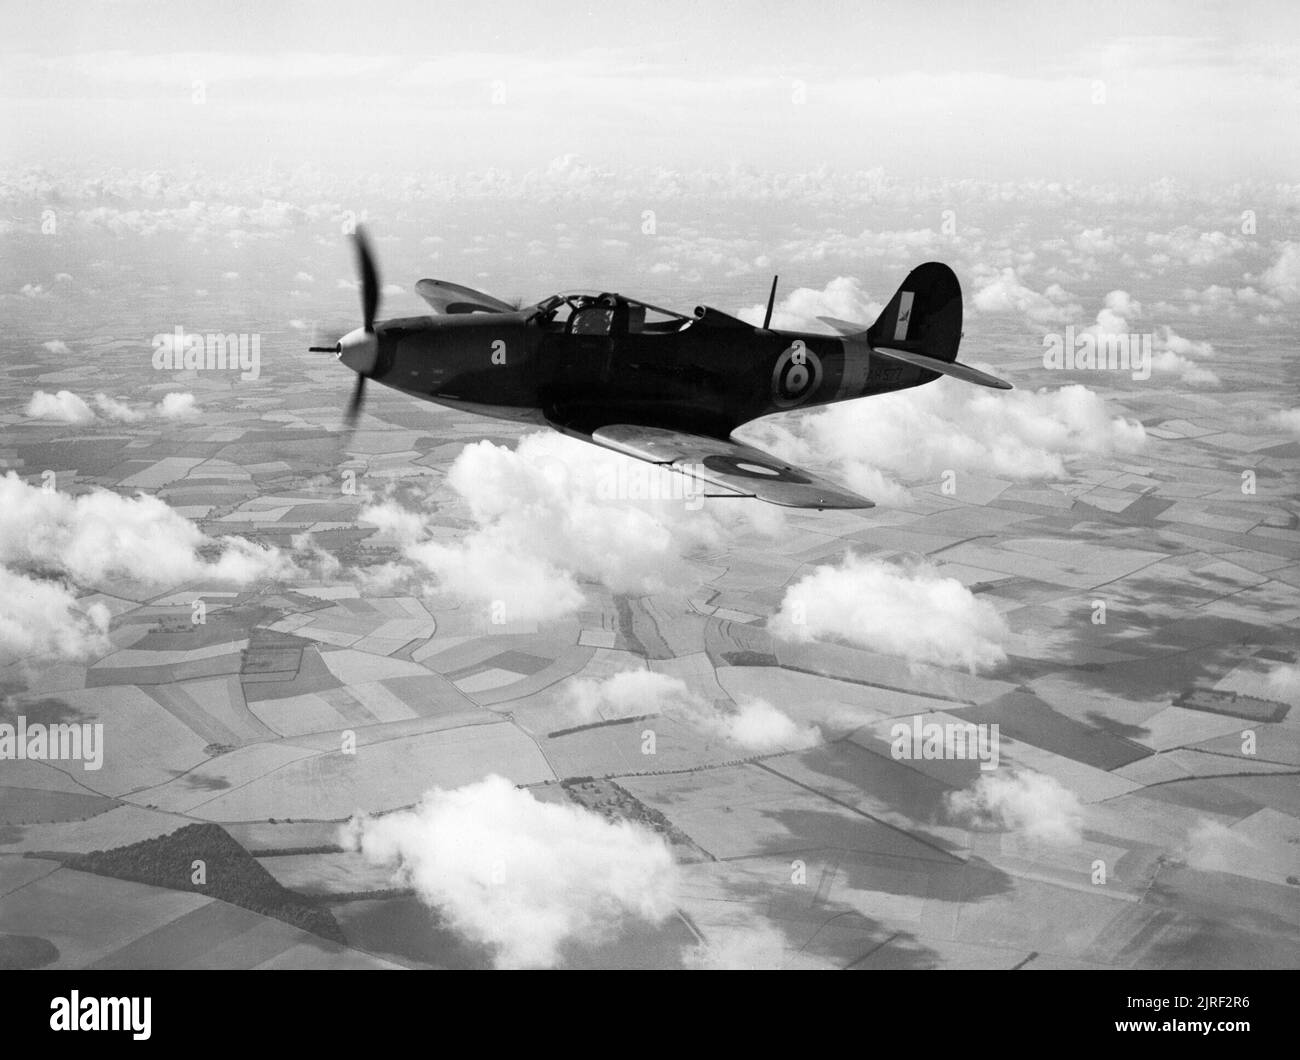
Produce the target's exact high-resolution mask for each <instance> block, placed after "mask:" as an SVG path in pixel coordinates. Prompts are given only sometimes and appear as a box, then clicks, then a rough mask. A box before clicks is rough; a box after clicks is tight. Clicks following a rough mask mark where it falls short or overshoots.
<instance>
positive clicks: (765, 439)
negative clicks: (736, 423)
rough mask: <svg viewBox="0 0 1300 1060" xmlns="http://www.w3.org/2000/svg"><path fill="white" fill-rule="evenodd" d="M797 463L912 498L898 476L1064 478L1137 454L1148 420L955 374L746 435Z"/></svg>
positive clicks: (1069, 389) (898, 499)
mask: <svg viewBox="0 0 1300 1060" xmlns="http://www.w3.org/2000/svg"><path fill="white" fill-rule="evenodd" d="M739 433H740V434H741V435H743V436H744V437H745V438H746V440H752V441H753V442H754V444H756V445H758V446H760V447H761V448H765V449H768V450H769V451H771V452H773V453H776V454H777V455H778V456H781V457H782V458H784V459H785V460H788V461H790V462H791V463H793V464H796V465H799V466H803V467H809V468H817V467H819V466H829V467H831V468H832V469H833V470H834V473H835V474H837V475H838V476H839V477H841V478H842V479H843V480H844V481H845V482H846V483H847V484H848V485H849V486H850V488H852V489H855V490H857V491H859V492H861V493H863V494H864V495H865V496H867V497H870V498H872V499H873V500H876V501H878V502H881V503H885V504H905V503H907V501H908V499H909V494H908V492H907V490H906V489H905V488H903V486H902V485H900V484H899V482H898V481H897V479H898V478H902V479H904V480H918V479H930V480H933V479H935V477H936V476H938V475H939V474H940V473H941V472H943V471H945V470H949V469H951V470H954V471H958V472H961V471H970V472H973V473H976V474H983V475H994V476H997V477H1000V478H1009V479H1013V480H1015V481H1026V480H1033V479H1063V478H1065V477H1066V462H1067V461H1068V460H1069V459H1070V458H1071V457H1075V456H1080V455H1085V454H1088V455H1097V456H1108V455H1110V454H1112V453H1124V452H1135V451H1137V450H1138V449H1140V448H1141V447H1142V446H1143V444H1145V440H1146V432H1145V431H1144V430H1143V429H1142V425H1141V424H1140V423H1137V422H1135V421H1131V420H1126V419H1124V418H1123V417H1118V416H1111V415H1110V414H1109V412H1107V410H1106V405H1105V402H1104V401H1103V400H1102V399H1101V397H1100V396H1099V395H1098V394H1096V393H1095V392H1093V391H1092V390H1089V389H1088V388H1087V387H1085V386H1078V385H1073V386H1065V387H1061V388H1060V389H1058V390H1047V389H1043V390H1038V391H1030V390H1012V391H999V392H998V393H996V394H994V393H991V392H990V391H988V390H985V389H984V388H982V387H971V386H967V385H965V384H963V383H959V382H955V381H952V380H939V381H938V382H935V383H931V384H930V385H928V386H924V387H918V388H916V389H913V390H907V391H902V392H900V393H896V394H883V395H880V396H878V397H873V398H871V399H870V400H869V402H867V401H849V402H845V403H843V404H839V405H830V406H828V407H826V408H824V409H819V410H815V411H812V412H809V413H806V414H801V415H798V416H790V417H785V418H782V419H777V418H771V419H766V420H762V421H759V422H758V423H755V424H752V425H747V426H745V427H744V428H742V429H741V431H740V432H739Z"/></svg>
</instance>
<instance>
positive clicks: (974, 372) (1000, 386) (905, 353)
mask: <svg viewBox="0 0 1300 1060" xmlns="http://www.w3.org/2000/svg"><path fill="white" fill-rule="evenodd" d="M817 319H818V320H820V321H821V322H822V323H823V324H829V325H830V326H831V327H833V328H834V329H835V330H836V331H838V332H839V333H840V334H841V335H843V336H845V337H846V338H855V339H860V340H862V341H863V342H865V341H866V340H867V336H866V332H867V326H866V325H865V324H855V323H854V322H853V321H851V320H839V319H837V318H835V317H818V318H817ZM871 352H872V353H875V354H879V355H880V356H881V357H884V358H887V359H888V360H893V361H901V362H902V363H903V364H910V365H912V366H913V367H915V368H924V369H925V370H926V371H927V372H938V373H939V374H940V375H950V376H952V377H953V378H954V379H960V380H961V381H962V382H964V383H974V384H975V385H976V386H987V387H992V388H993V389H994V390H1013V389H1015V388H1014V387H1013V386H1012V385H1011V384H1010V383H1008V382H1006V381H1005V380H1003V379H999V378H998V377H997V376H994V375H989V374H988V373H987V372H981V371H980V370H979V369H978V368H972V367H970V365H967V364H959V363H958V362H956V361H941V360H939V359H938V358H935V357H928V356H926V355H925V354H924V353H916V352H914V351H912V350H895V349H891V348H890V347H888V346H873V347H872V349H871Z"/></svg>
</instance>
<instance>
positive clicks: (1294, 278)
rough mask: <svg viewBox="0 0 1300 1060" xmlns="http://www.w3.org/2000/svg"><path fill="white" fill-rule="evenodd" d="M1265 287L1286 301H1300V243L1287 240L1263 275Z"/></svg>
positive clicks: (1262, 280) (1262, 279)
mask: <svg viewBox="0 0 1300 1060" xmlns="http://www.w3.org/2000/svg"><path fill="white" fill-rule="evenodd" d="M1261 282H1262V283H1263V285H1264V287H1265V288H1266V289H1267V290H1269V291H1271V292H1272V293H1273V294H1274V295H1276V296H1277V297H1278V298H1280V299H1282V301H1284V302H1300V243H1296V242H1286V243H1283V244H1282V249H1281V252H1280V253H1279V254H1278V258H1277V261H1275V262H1274V263H1273V264H1272V265H1271V266H1269V268H1268V269H1267V270H1265V272H1264V275H1263V276H1262V277H1261Z"/></svg>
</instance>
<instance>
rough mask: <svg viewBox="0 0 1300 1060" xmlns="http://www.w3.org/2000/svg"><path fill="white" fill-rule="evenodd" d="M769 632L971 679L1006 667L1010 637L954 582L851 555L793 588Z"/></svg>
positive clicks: (925, 569)
mask: <svg viewBox="0 0 1300 1060" xmlns="http://www.w3.org/2000/svg"><path fill="white" fill-rule="evenodd" d="M768 628H769V629H770V630H771V631H772V632H773V633H774V634H776V635H777V636H778V637H782V638H784V639H786V640H793V641H810V640H842V641H847V642H848V643H850V644H856V645H859V646H861V647H864V648H867V649H869V650H871V651H876V652H880V653H882V654H884V655H897V656H900V657H902V658H904V659H907V660H909V661H910V662H914V663H935V664H938V665H940V666H962V667H965V668H966V669H968V670H970V671H971V672H972V673H973V672H975V671H976V670H980V669H987V668H989V667H993V666H997V665H998V664H999V663H1002V662H1004V661H1005V660H1006V657H1007V656H1006V650H1005V648H1004V645H1005V644H1006V642H1007V640H1008V639H1009V638H1010V636H1011V631H1010V629H1009V628H1008V627H1007V624H1006V622H1005V621H1004V620H1003V618H1002V616H1001V615H1000V614H998V611H997V608H995V607H994V606H993V605H992V604H991V603H989V602H988V601H987V600H981V599H980V598H979V597H977V596H976V595H975V594H974V593H972V592H971V591H970V590H969V589H967V588H966V587H965V586H964V585H962V583H961V582H959V581H958V580H957V579H956V578H947V577H944V576H943V575H942V574H940V573H939V572H938V571H937V570H935V569H934V568H933V567H929V566H918V567H914V568H912V569H907V568H903V567H899V566H896V565H894V564H889V563H883V562H881V561H879V560H875V559H871V558H868V557H864V556H857V555H854V554H852V553H850V554H849V555H848V556H846V557H845V559H844V561H843V563H842V564H840V565H839V566H831V565H826V566H820V567H816V568H814V569H813V571H812V573H810V574H808V575H806V576H805V577H803V578H802V579H800V580H799V581H798V582H796V583H795V584H794V585H792V586H790V588H789V589H787V590H786V593H785V597H784V598H783V599H782V601H781V607H780V609H779V610H778V611H777V613H776V614H775V615H773V616H772V618H771V619H770V620H769V621H768Z"/></svg>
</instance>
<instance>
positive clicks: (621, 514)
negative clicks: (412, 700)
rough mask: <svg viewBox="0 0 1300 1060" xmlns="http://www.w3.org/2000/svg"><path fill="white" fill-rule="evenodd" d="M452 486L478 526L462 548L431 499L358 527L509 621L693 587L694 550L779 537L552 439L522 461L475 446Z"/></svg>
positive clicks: (773, 518)
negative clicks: (601, 591) (594, 600)
mask: <svg viewBox="0 0 1300 1060" xmlns="http://www.w3.org/2000/svg"><path fill="white" fill-rule="evenodd" d="M447 483H448V485H449V486H450V487H451V488H452V490H453V491H455V493H456V494H457V495H458V496H459V497H460V499H461V500H462V501H463V503H464V504H465V506H466V507H467V508H468V511H469V516H470V518H471V520H472V521H473V524H474V528H473V529H471V530H470V531H469V532H468V533H464V534H460V535H457V537H456V538H455V539H451V538H450V537H449V535H448V534H447V533H446V530H445V519H437V518H435V517H434V514H433V512H432V510H431V509H432V504H431V499H430V498H424V499H423V501H422V502H421V506H420V507H419V508H411V507H407V506H405V505H403V504H402V503H400V502H398V501H397V500H395V499H393V498H388V499H386V500H382V501H379V502H378V503H376V504H373V505H371V506H369V507H368V508H366V509H365V510H364V511H363V512H362V515H361V517H362V519H364V520H366V521H369V522H372V523H375V524H377V525H378V526H379V527H380V528H381V529H382V530H384V531H385V532H387V533H389V534H391V535H392V536H393V537H394V538H395V540H396V541H397V542H398V543H399V545H400V546H401V548H402V551H403V555H404V557H405V559H406V561H407V563H408V566H409V569H410V570H411V571H414V572H424V573H426V574H431V575H433V577H434V579H435V580H436V584H437V586H438V588H439V589H441V590H442V591H445V592H449V593H452V594H453V595H455V596H457V597H459V598H460V599H463V600H466V601H470V602H473V603H476V604H479V605H481V606H482V607H483V608H484V613H485V614H486V613H488V612H489V611H491V610H492V609H494V608H499V609H500V611H501V613H502V614H503V615H504V617H505V618H506V619H507V620H508V621H515V620H521V621H544V620H547V619H553V618H558V617H560V616H563V615H567V614H571V613H573V612H574V611H576V610H577V609H578V608H579V607H581V606H582V603H583V600H584V599H585V597H584V594H583V591H582V589H581V587H580V585H579V580H580V579H589V580H591V581H594V582H598V583H599V584H601V585H603V586H605V587H606V588H608V589H610V590H612V591H614V592H634V593H650V592H658V591H661V590H662V589H664V588H665V587H667V586H671V585H674V584H679V583H682V582H683V580H686V579H689V577H690V572H689V570H688V569H687V567H686V565H685V564H684V562H683V561H684V558H685V556H686V554H687V553H688V552H689V551H690V550H691V549H693V548H696V547H700V546H718V545H721V544H722V543H723V542H724V541H727V540H729V538H730V535H731V534H733V533H735V532H745V531H749V530H760V529H764V528H775V527H776V526H779V525H780V515H779V513H775V512H771V511H764V510H761V509H762V507H763V506H760V505H757V504H751V503H748V502H734V503H728V504H727V505H726V506H724V507H718V508H711V507H709V506H708V505H707V504H702V503H701V498H700V497H699V496H698V494H688V495H683V490H689V489H690V484H689V482H688V480H686V479H684V478H682V477H681V476H678V475H674V474H672V473H670V472H666V471H661V470H659V469H657V468H655V467H653V466H651V465H648V464H644V463H641V462H639V461H634V460H631V459H630V458H628V457H623V456H619V455H618V454H615V453H610V452H607V451H605V450H601V449H599V448H597V447H595V446H591V445H588V444H586V443H583V442H578V441H575V440H573V439H570V438H565V437H563V436H562V435H558V434H554V433H546V434H532V435H527V436H525V437H524V438H523V439H521V440H520V442H519V445H518V448H517V449H515V450H510V449H507V448H505V447H504V446H499V445H494V444H493V443H491V442H488V441H482V442H477V443H475V444H473V445H468V446H466V447H465V449H464V450H463V451H462V452H461V454H460V455H459V456H458V457H457V458H456V459H455V461H454V462H453V463H452V465H451V468H450V469H449V471H448V473H447ZM647 493H649V494H650V495H651V496H652V497H657V498H659V499H645V498H646V495H647ZM440 523H441V524H443V525H442V526H440V525H439V524H440ZM435 535H440V536H435Z"/></svg>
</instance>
